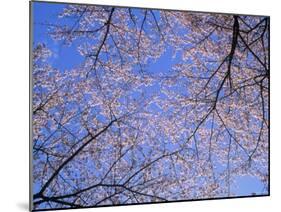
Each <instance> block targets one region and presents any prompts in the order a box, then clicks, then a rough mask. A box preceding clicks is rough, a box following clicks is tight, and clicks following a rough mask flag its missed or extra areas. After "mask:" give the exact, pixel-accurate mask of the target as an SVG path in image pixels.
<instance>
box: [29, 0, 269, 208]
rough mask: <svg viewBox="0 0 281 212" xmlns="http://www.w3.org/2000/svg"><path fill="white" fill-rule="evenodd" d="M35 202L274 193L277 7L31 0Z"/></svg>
mask: <svg viewBox="0 0 281 212" xmlns="http://www.w3.org/2000/svg"><path fill="white" fill-rule="evenodd" d="M30 6H31V9H30V15H31V17H30V18H31V20H30V27H31V34H30V36H31V40H30V69H31V70H30V81H31V83H30V92H31V95H30V104H31V106H30V125H31V127H30V128H31V132H30V133H31V136H30V162H31V164H30V207H31V210H32V211H37V210H38V211H39V210H40V211H42V210H54V209H70V208H89V207H101V206H116V205H133V204H148V203H165V202H179V201H190V200H211V199H222V198H236V197H257V196H268V195H269V76H270V74H269V71H270V67H269V25H270V23H269V21H270V19H269V17H268V16H257V15H239V14H222V13H209V12H193V11H176V10H167V9H149V8H133V7H117V6H103V5H90V4H70V3H54V2H40V1H32V2H30Z"/></svg>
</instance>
